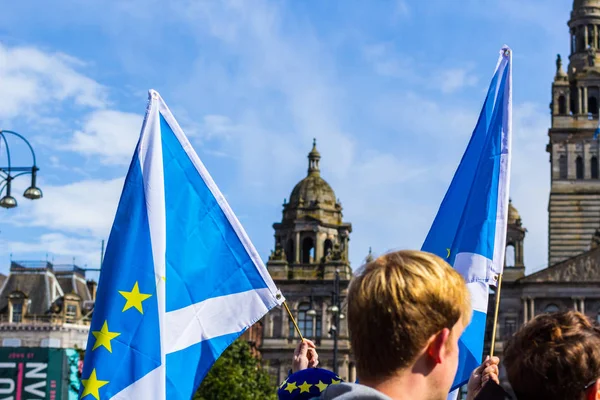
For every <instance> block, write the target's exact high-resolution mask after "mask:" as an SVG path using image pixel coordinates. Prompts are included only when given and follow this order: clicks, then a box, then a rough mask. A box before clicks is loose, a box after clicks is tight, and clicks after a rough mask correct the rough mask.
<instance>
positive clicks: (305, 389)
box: [298, 382, 312, 393]
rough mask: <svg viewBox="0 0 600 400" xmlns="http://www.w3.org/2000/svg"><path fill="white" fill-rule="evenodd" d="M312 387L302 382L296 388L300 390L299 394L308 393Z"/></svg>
mask: <svg viewBox="0 0 600 400" xmlns="http://www.w3.org/2000/svg"><path fill="white" fill-rule="evenodd" d="M311 387H312V385H311V384H310V383H308V382H304V383H303V384H302V385H300V386H298V388H299V389H300V393H310V388H311Z"/></svg>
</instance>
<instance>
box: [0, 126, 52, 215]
mask: <svg viewBox="0 0 600 400" xmlns="http://www.w3.org/2000/svg"><path fill="white" fill-rule="evenodd" d="M7 135H13V136H16V137H17V138H18V139H21V140H22V141H23V142H25V144H26V145H27V147H29V150H30V151H31V158H32V162H33V165H31V166H25V167H23V166H14V165H12V160H11V156H10V148H9V146H8V140H6V136H7ZM2 144H4V147H5V151H6V159H7V161H8V165H7V166H6V167H4V166H0V196H2V193H4V189H6V192H5V193H4V196H2V197H1V198H0V207H3V208H15V207H16V206H17V199H15V198H14V197H13V196H12V193H11V189H12V181H13V180H15V179H16V178H18V177H19V176H22V175H31V186H29V187H28V188H27V189H25V192H24V193H23V197H25V198H26V199H30V200H37V199H41V198H42V196H43V194H42V191H41V190H40V189H39V188H38V187H37V186H36V178H37V171H39V168H38V167H37V165H36V162H35V152H34V151H33V148H32V147H31V144H29V141H28V140H27V139H25V137H23V136H22V135H20V134H18V133H17V132H13V131H7V130H0V149H1V148H2Z"/></svg>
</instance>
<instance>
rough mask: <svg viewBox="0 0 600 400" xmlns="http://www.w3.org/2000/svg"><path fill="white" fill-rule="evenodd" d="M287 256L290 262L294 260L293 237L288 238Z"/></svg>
mask: <svg viewBox="0 0 600 400" xmlns="http://www.w3.org/2000/svg"><path fill="white" fill-rule="evenodd" d="M285 256H286V257H287V261H288V262H289V263H290V264H291V263H293V262H294V241H293V240H292V239H288V241H287V244H286V246H285Z"/></svg>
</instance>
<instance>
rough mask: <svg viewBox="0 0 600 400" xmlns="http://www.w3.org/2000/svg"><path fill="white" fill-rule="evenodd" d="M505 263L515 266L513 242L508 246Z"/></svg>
mask: <svg viewBox="0 0 600 400" xmlns="http://www.w3.org/2000/svg"><path fill="white" fill-rule="evenodd" d="M504 265H506V266H507V267H514V266H515V246H513V245H512V244H509V245H508V246H506V255H505V259H504Z"/></svg>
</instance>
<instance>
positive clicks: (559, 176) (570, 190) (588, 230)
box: [547, 0, 600, 265]
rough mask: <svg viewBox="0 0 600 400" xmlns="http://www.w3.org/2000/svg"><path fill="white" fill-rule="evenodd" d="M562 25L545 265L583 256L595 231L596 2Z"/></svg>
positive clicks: (599, 221) (581, 0)
mask: <svg viewBox="0 0 600 400" xmlns="http://www.w3.org/2000/svg"><path fill="white" fill-rule="evenodd" d="M568 25H569V29H570V35H571V54H570V56H569V66H568V68H567V71H566V72H565V70H564V69H563V63H562V60H561V57H560V55H559V56H558V58H557V60H556V75H555V77H554V82H553V84H552V103H551V105H550V108H551V112H552V127H551V128H550V130H549V132H548V136H549V139H550V141H549V144H548V147H547V150H548V152H549V153H550V162H551V165H552V167H551V189H550V202H549V227H548V235H549V243H548V263H549V265H554V264H556V263H558V262H560V261H563V260H565V259H568V258H570V257H574V256H576V255H578V254H580V253H582V252H584V251H586V250H589V248H590V242H591V239H592V236H593V234H594V232H595V231H596V229H597V228H599V227H600V180H599V179H598V173H599V171H598V150H599V147H600V141H598V140H594V139H593V136H594V131H595V130H596V128H597V127H598V107H599V105H600V104H599V103H598V101H599V99H600V58H599V57H598V48H599V47H600V0H575V1H574V3H573V11H572V12H571V19H570V21H569V23H568Z"/></svg>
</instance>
